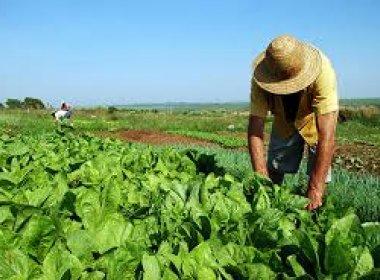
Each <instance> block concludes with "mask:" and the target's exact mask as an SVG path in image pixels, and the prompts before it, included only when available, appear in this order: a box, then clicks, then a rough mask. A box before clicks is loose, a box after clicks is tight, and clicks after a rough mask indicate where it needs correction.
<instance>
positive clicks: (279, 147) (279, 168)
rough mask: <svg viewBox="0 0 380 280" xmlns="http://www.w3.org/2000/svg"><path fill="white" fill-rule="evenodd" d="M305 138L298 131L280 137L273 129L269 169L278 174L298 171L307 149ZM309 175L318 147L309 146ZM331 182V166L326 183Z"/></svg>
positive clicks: (269, 152) (269, 150)
mask: <svg viewBox="0 0 380 280" xmlns="http://www.w3.org/2000/svg"><path fill="white" fill-rule="evenodd" d="M304 147H305V140H304V139H303V138H302V136H301V135H300V134H299V133H298V132H296V133H295V134H293V135H292V136H291V137H290V138H288V139H284V138H282V137H280V136H279V135H278V134H277V133H276V131H274V130H273V131H272V134H271V138H270V141H269V149H268V163H267V165H268V169H269V170H273V171H275V172H276V173H278V174H285V173H297V172H298V169H299V167H300V164H301V160H302V157H303V153H304V150H305V148H304ZM307 150H308V162H307V175H309V176H310V173H311V171H312V170H313V167H314V164H315V159H316V147H315V146H308V147H307ZM330 182H331V167H330V168H329V171H328V174H327V176H326V183H330Z"/></svg>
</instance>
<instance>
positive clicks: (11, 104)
mask: <svg viewBox="0 0 380 280" xmlns="http://www.w3.org/2000/svg"><path fill="white" fill-rule="evenodd" d="M5 104H6V105H7V107H8V108H9V109H18V108H22V101H21V100H19V99H15V98H8V99H7V100H6V101H5Z"/></svg>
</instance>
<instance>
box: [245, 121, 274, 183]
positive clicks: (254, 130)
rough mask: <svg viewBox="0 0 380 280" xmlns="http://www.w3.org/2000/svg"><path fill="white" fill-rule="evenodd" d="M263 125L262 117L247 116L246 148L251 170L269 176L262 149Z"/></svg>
mask: <svg viewBox="0 0 380 280" xmlns="http://www.w3.org/2000/svg"><path fill="white" fill-rule="evenodd" d="M264 126H265V122H264V119H263V118H261V117H257V116H253V115H250V116H249V124H248V149H249V154H250V156H251V163H252V168H253V170H254V171H256V172H258V173H260V174H262V175H263V176H266V177H269V173H268V169H267V164H266V159H265V151H264Z"/></svg>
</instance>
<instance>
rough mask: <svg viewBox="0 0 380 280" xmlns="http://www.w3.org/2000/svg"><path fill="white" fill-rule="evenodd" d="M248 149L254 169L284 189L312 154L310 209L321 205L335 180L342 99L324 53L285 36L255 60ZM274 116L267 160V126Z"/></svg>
mask: <svg viewBox="0 0 380 280" xmlns="http://www.w3.org/2000/svg"><path fill="white" fill-rule="evenodd" d="M253 67H254V71H253V77H252V82H251V114H250V117H249V126H248V146H249V153H250V156H251V161H252V166H253V169H254V170H255V171H256V172H258V173H261V174H262V175H264V176H267V177H269V178H270V179H271V180H272V181H273V183H276V184H281V183H282V181H283V179H284V174H285V173H296V172H297V171H298V168H299V166H300V162H301V159H302V157H303V152H304V146H305V143H306V145H307V150H308V168H307V170H308V171H307V172H308V175H309V183H308V191H307V197H308V198H309V199H310V202H309V204H308V206H307V209H309V210H314V209H316V208H318V207H320V206H321V205H322V199H323V194H324V191H325V184H326V183H328V182H330V180H331V167H330V166H331V161H332V157H333V153H334V137H335V127H336V121H337V113H338V94H337V82H336V76H335V71H334V69H333V67H332V65H331V62H330V61H329V59H328V58H327V57H326V55H324V54H323V53H322V52H321V51H320V50H318V49H316V48H314V47H313V46H311V45H309V44H307V43H304V42H300V41H298V40H297V39H296V38H294V37H292V36H289V35H284V36H280V37H277V38H275V39H274V40H273V41H272V42H271V43H270V44H269V46H268V47H267V49H266V50H265V51H264V52H262V53H261V54H260V55H259V56H258V57H257V58H256V59H255V61H254V64H253ZM269 111H270V112H271V113H272V114H273V115H274V122H273V127H272V133H271V137H270V142H269V149H268V156H267V157H268V159H267V161H266V160H265V153H264V124H265V118H266V116H267V114H268V112H269Z"/></svg>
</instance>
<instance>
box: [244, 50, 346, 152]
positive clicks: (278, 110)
mask: <svg viewBox="0 0 380 280" xmlns="http://www.w3.org/2000/svg"><path fill="white" fill-rule="evenodd" d="M319 52H320V55H321V63H322V64H321V73H320V74H319V76H318V77H317V79H316V80H315V81H314V82H313V83H312V84H311V85H310V86H308V87H307V88H305V89H304V90H302V92H301V93H300V99H299V103H298V111H297V112H296V113H295V116H296V117H295V120H294V121H289V119H288V118H287V114H286V112H285V106H284V103H283V101H284V97H285V96H286V95H281V94H272V93H269V92H267V91H265V90H264V89H262V88H260V87H259V86H258V85H257V83H256V82H255V81H254V79H252V82H251V115H254V116H258V117H262V118H265V117H266V116H267V114H268V112H269V111H270V112H271V113H272V114H273V115H274V123H273V125H274V129H275V130H276V132H277V133H278V134H279V135H280V136H281V137H283V138H289V137H291V136H292V135H293V134H294V133H295V132H297V131H298V132H299V133H300V134H301V136H302V137H303V138H304V139H305V141H306V142H307V143H308V144H309V145H315V144H316V143H317V141H318V132H317V128H316V121H315V116H316V115H323V114H327V113H331V112H334V111H338V109H339V104H338V92H337V80H336V75H335V71H334V68H333V66H332V65H331V62H330V60H329V59H328V58H327V57H326V55H324V54H323V53H322V52H321V51H319ZM286 110H289V108H287V109H286ZM294 110H296V108H294Z"/></svg>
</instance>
